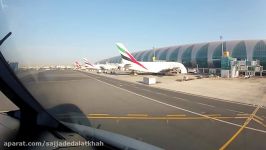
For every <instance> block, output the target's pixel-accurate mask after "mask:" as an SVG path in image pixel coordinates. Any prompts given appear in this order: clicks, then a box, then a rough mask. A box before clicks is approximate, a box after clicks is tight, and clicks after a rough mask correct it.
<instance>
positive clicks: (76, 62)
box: [74, 61, 86, 70]
mask: <svg viewBox="0 0 266 150" xmlns="http://www.w3.org/2000/svg"><path fill="white" fill-rule="evenodd" d="M80 69H82V70H84V69H86V68H84V67H83V66H82V65H81V64H80V63H79V62H78V61H75V63H74V70H80Z"/></svg>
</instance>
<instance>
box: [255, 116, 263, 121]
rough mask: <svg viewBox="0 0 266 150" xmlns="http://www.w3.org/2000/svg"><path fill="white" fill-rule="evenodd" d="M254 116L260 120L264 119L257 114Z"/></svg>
mask: <svg viewBox="0 0 266 150" xmlns="http://www.w3.org/2000/svg"><path fill="white" fill-rule="evenodd" d="M254 117H255V118H257V119H258V120H261V121H264V119H263V118H261V117H260V116H257V115H255V116H254Z"/></svg>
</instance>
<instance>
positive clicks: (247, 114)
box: [237, 114, 250, 116]
mask: <svg viewBox="0 0 266 150" xmlns="http://www.w3.org/2000/svg"><path fill="white" fill-rule="evenodd" d="M249 115H250V114H237V116H249Z"/></svg>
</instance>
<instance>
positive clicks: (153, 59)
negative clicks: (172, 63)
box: [152, 46, 156, 61]
mask: <svg viewBox="0 0 266 150" xmlns="http://www.w3.org/2000/svg"><path fill="white" fill-rule="evenodd" d="M152 49H153V57H152V61H155V59H156V57H155V48H154V46H153V47H152Z"/></svg>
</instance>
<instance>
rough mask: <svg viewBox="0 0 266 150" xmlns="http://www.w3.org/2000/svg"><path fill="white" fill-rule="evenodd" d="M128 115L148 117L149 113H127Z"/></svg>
mask: <svg viewBox="0 0 266 150" xmlns="http://www.w3.org/2000/svg"><path fill="white" fill-rule="evenodd" d="M127 116H137V117H147V116H148V115H147V114H127Z"/></svg>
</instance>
